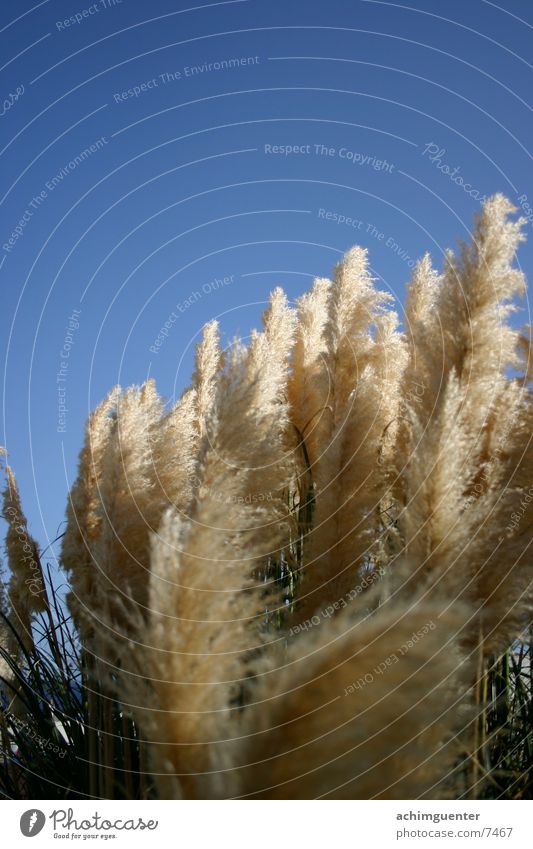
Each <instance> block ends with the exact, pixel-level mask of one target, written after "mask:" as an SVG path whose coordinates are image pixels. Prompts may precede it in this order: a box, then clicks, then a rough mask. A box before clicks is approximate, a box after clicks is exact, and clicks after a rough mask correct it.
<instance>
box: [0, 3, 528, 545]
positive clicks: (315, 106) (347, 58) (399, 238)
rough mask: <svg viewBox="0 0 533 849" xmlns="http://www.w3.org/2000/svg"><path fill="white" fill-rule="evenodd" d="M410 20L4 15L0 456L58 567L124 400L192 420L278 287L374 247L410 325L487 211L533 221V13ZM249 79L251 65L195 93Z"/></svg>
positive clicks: (265, 6) (199, 8)
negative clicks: (194, 400) (225, 348)
mask: <svg viewBox="0 0 533 849" xmlns="http://www.w3.org/2000/svg"><path fill="white" fill-rule="evenodd" d="M413 4H414V5H411V6H407V5H400V4H397V3H388V2H373V0H350V1H349V2H348V0H344V2H342V0H328V2H312V0H311V2H309V0H305V2H304V1H303V0H291V2H287V0H284V2H280V0H238V1H237V2H225V3H211V4H205V5H200V4H198V5H195V3H194V0H191V2H190V3H186V2H172V0H153V2H151V3H149V4H147V3H145V2H144V0H143V2H141V0H122V2H121V3H119V2H118V0H115V2H113V0H105V2H104V0H97V2H96V3H92V4H91V3H89V2H85V1H84V0H80V2H77V0H76V1H75V2H72V0H71V2H66V0H44V2H40V3H37V4H34V3H31V2H27V0H2V6H1V11H0V45H1V54H0V56H1V59H0V71H1V79H2V87H1V91H2V100H3V105H2V107H1V108H0V111H2V112H3V114H2V115H1V117H0V133H1V139H0V156H1V160H0V161H1V165H2V167H1V171H0V194H1V197H0V203H1V218H0V221H1V232H0V244H1V248H0V263H1V265H0V283H1V287H2V306H3V309H2V312H1V315H0V335H1V344H2V361H3V363H4V369H3V374H2V404H3V406H2V434H1V435H0V439H1V442H2V443H3V444H5V445H6V446H7V449H8V451H9V461H10V463H11V465H12V466H13V467H14V468H15V470H16V472H17V476H18V479H19V484H20V488H21V492H22V496H23V501H24V505H25V508H26V512H27V514H28V516H29V518H30V523H31V528H32V531H33V533H34V535H35V536H36V537H37V539H38V540H39V542H40V543H41V545H42V546H43V547H44V546H46V545H47V544H48V543H49V542H50V541H51V540H52V539H53V538H54V537H55V535H56V533H57V532H58V531H60V530H61V523H62V521H63V518H64V510H65V504H66V495H67V491H68V488H69V486H70V485H71V483H72V480H73V477H74V476H75V472H76V463H77V455H78V451H79V449H80V446H81V441H82V436H83V425H84V421H85V419H86V416H87V414H88V412H89V410H90V409H92V408H93V407H94V406H95V405H96V404H97V403H98V402H99V401H100V400H101V399H102V397H103V396H104V395H105V394H106V392H107V391H108V390H109V389H110V388H111V387H112V386H113V385H114V384H116V383H120V384H122V385H127V384H130V383H140V382H142V381H143V380H145V379H146V377H148V376H154V377H155V378H156V381H157V384H158V387H159V390H160V391H161V392H162V393H163V394H164V395H165V396H167V397H168V398H169V399H173V398H175V397H176V396H177V395H179V394H180V392H181V391H182V389H183V388H184V386H185V385H186V384H187V383H188V381H189V379H190V374H191V370H192V362H193V353H194V344H195V342H196V341H197V340H198V336H199V334H200V332H201V328H202V325H203V324H204V323H205V322H206V321H207V320H209V319H211V318H213V317H217V318H219V320H220V323H221V327H222V330H223V333H224V336H225V338H226V339H227V340H229V339H231V338H232V337H233V336H234V335H235V334H240V335H241V336H244V337H246V335H247V334H248V333H249V331H250V329H251V328H252V327H253V326H256V325H257V324H258V322H259V320H260V315H261V312H262V310H263V309H264V305H265V301H266V299H267V298H268V293H269V291H270V290H271V289H272V288H273V287H274V286H276V285H282V286H283V287H284V288H285V290H286V291H287V293H288V295H289V296H290V297H291V298H296V297H297V296H298V295H300V294H301V293H302V292H303V291H304V290H305V289H306V288H308V286H309V285H310V283H311V280H312V277H313V276H315V275H316V276H325V275H328V274H329V273H330V270H331V267H332V266H333V264H334V263H335V262H336V261H337V260H338V259H339V257H340V256H341V255H342V253H343V252H344V251H345V250H347V249H348V248H349V247H351V246H352V245H353V244H355V243H359V244H363V245H365V246H367V247H368V248H369V250H370V259H371V265H372V269H373V273H374V275H375V276H376V277H377V278H379V279H380V280H381V284H382V285H383V286H384V287H386V288H387V289H389V290H390V291H391V292H392V293H393V294H394V296H395V297H396V298H397V300H398V309H399V310H400V311H401V303H402V301H403V297H404V291H405V283H406V281H407V280H408V278H409V275H410V266H411V265H412V262H413V261H414V260H415V259H416V258H418V257H419V256H420V255H421V254H422V253H423V252H424V251H425V250H428V249H429V250H430V251H431V253H432V254H433V257H434V261H435V263H436V264H437V265H439V266H440V264H441V262H442V253H443V250H444V249H445V248H446V247H448V246H453V245H454V244H455V242H456V239H457V238H466V237H468V233H469V229H470V225H471V218H472V214H473V213H474V212H475V211H476V210H478V209H479V198H481V197H482V196H484V195H490V194H492V193H494V192H496V191H502V192H504V193H505V194H507V195H508V196H509V197H510V198H511V199H512V200H513V202H515V204H517V205H519V204H520V203H522V204H523V207H524V210H525V211H526V212H527V211H528V210H527V208H526V207H525V204H526V203H529V204H531V206H532V207H533V185H532V167H531V154H530V152H529V149H528V148H529V145H530V140H531V138H532V137H533V132H532V131H533V117H532V110H531V104H530V99H531V98H530V92H531V90H532V81H533V75H532V64H531V63H533V49H532V45H533V4H531V3H530V2H526V0H506V2H499V3H492V2H486V0H470V2H468V3H465V2H464V0H462V2H457V0H446V2H440V0H425V1H424V2H422V0H413ZM91 9H92V12H91ZM84 12H85V15H84ZM76 15H78V16H79V20H78V21H76V19H74V22H73V23H71V25H69V26H67V25H66V24H65V20H66V19H67V18H69V17H70V16H76ZM232 58H233V59H235V58H238V59H243V58H247V59H248V60H249V61H248V63H247V64H243V65H240V66H239V67H237V68H227V69H220V70H217V69H216V68H212V69H211V70H208V69H207V70H204V71H203V72H202V73H197V74H194V75H192V76H191V75H190V73H191V72H190V71H189V72H187V71H186V69H187V68H189V69H190V68H192V67H198V66H203V65H205V64H206V63H207V64H209V63H216V62H223V61H224V60H229V59H232ZM178 73H179V74H181V76H179V77H178ZM166 74H173V75H174V76H175V77H176V79H172V78H170V77H166V76H165V75H166ZM151 80H155V83H151V84H150V87H148V85H147V84H148V83H149V81H151ZM163 80H165V82H164V81H163ZM143 83H144V84H145V86H144V88H145V90H141V91H140V92H139V93H138V96H135V94H133V95H132V96H129V97H127V96H126V97H125V99H122V95H123V92H127V90H129V89H133V88H134V87H135V86H137V87H141V86H142V84H143ZM17 93H18V96H17ZM98 139H101V142H100V144H99V146H98V149H95V150H94V152H93V153H91V154H90V155H86V156H85V157H84V158H83V160H82V161H81V162H79V164H77V165H75V166H74V167H71V166H69V163H71V162H72V161H73V160H75V157H77V156H78V155H79V154H81V153H82V151H84V150H87V149H88V148H90V146H91V145H93V144H94V143H95V142H96V141H97V140H98ZM265 145H280V146H282V145H285V146H287V145H292V146H296V145H298V146H301V151H302V152H300V153H293V154H290V155H283V154H281V153H266V152H265ZM315 145H317V146H320V145H324V146H325V148H327V149H328V151H331V150H332V151H333V152H332V153H331V154H330V153H329V152H328V153H324V152H317V149H316V148H315ZM429 145H434V146H435V147H432V148H429V149H428V146H429ZM435 150H439V151H444V152H443V153H440V154H439V156H438V157H437V158H436V159H435V161H431V152H432V151H435ZM320 151H322V148H320ZM347 153H348V155H349V154H350V153H351V154H352V155H353V157H354V159H349V158H347V155H346V154H347ZM439 160H440V164H441V166H444V165H447V166H448V167H449V169H450V170H451V171H452V172H453V170H454V169H455V168H457V169H458V170H457V171H456V172H455V175H456V177H457V176H459V175H460V176H462V178H463V180H464V183H466V184H468V186H469V189H468V191H467V190H466V188H465V187H463V186H461V185H459V184H458V183H457V182H454V181H453V180H452V179H451V177H450V174H445V173H443V170H441V169H439V167H438V165H439ZM372 163H373V164H372ZM378 163H381V164H380V165H379V167H378ZM60 174H63V178H62V179H61V180H59V181H56V183H57V184H56V185H55V186H53V188H52V189H51V190H50V188H48V187H47V183H48V184H49V185H52V184H51V181H52V180H53V178H54V177H55V176H56V175H60ZM36 196H40V202H37V201H34V200H33V199H34V198H35V197H36ZM524 196H526V197H527V201H526V200H524ZM519 198H522V201H520V200H519ZM32 204H33V205H32ZM321 210H323V211H328V212H330V213H334V214H336V215H337V216H345V217H350V218H352V219H353V220H354V221H355V222H357V223H356V226H352V225H349V224H346V223H342V224H341V223H338V222H337V221H335V220H331V217H330V220H327V219H326V218H325V217H324V216H325V212H322V213H321ZM24 217H25V218H26V220H25V221H24V223H23V225H21V224H20V222H21V219H24ZM17 226H18V227H19V233H18V234H16V233H15V236H13V233H14V232H15V228H17ZM532 226H533V225H532V224H531V223H529V224H528V226H527V228H526V230H527V232H528V233H529V234H530V233H531V227H532ZM373 228H375V229H373ZM380 234H383V235H380ZM10 238H11V240H12V242H11V244H10V243H9V239H10ZM395 246H396V247H395ZM519 260H520V264H521V265H522V266H523V267H524V268H525V270H526V272H527V271H528V270H529V269H531V266H532V246H531V243H529V244H527V243H526V244H525V245H524V246H523V247H522V249H521V252H520V257H519ZM223 278H229V282H226V283H225V284H223V285H218V284H216V283H214V282H213V281H216V280H218V281H220V280H223ZM195 292H199V296H196V295H194V294H193V293H195ZM191 295H192V298H191ZM178 304H179V305H181V310H180V308H179V307H177V305H178ZM523 308H524V309H523V312H522V313H521V314H520V317H519V320H520V322H523V323H525V322H527V321H529V320H530V318H529V306H528V303H527V301H525V302H524V303H523ZM73 310H79V311H80V313H79V328H77V329H76V331H75V333H74V342H73V344H72V347H71V349H70V351H69V353H70V356H69V358H68V368H67V369H66V370H65V373H66V381H65V383H63V384H62V386H63V388H64V389H65V390H66V399H67V403H66V406H67V408H68V410H67V413H66V414H65V420H64V428H65V430H64V432H58V394H57V388H58V383H57V380H56V376H57V374H58V372H59V369H60V367H61V361H62V357H61V350H62V348H63V343H64V339H65V333H66V328H67V326H68V321H69V316H71V315H72V314H73ZM176 310H177V312H178V319H177V320H176V321H175V323H174V325H173V327H172V329H171V330H170V332H169V335H168V337H167V338H166V340H165V341H164V344H163V345H161V347H160V348H159V350H158V353H156V354H154V353H153V351H150V347H152V346H154V342H155V340H156V338H157V336H158V333H159V331H160V329H161V327H162V326H163V325H164V324H165V322H166V321H167V319H168V317H169V315H170V314H171V313H172V312H173V311H176Z"/></svg>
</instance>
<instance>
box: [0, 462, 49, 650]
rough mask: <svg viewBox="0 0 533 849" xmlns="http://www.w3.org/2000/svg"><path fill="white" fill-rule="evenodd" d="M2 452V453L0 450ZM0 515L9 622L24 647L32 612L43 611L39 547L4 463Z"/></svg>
mask: <svg viewBox="0 0 533 849" xmlns="http://www.w3.org/2000/svg"><path fill="white" fill-rule="evenodd" d="M3 453H5V452H3ZM5 473H6V487H5V489H4V492H3V500H2V516H3V518H4V519H5V521H6V522H7V534H6V551H7V561H8V565H9V570H10V573H11V578H10V581H9V586H8V597H9V605H10V608H11V617H12V620H13V624H14V625H17V626H19V627H20V631H19V635H20V637H21V639H22V641H23V643H24V644H25V646H26V647H27V648H29V647H31V646H32V645H33V637H32V630H31V621H32V616H33V614H34V613H39V612H42V611H44V610H46V590H45V586H44V579H43V573H42V568H41V561H40V557H39V548H38V546H37V543H36V542H35V540H34V539H33V537H32V536H31V534H30V532H29V530H28V520H27V519H26V516H25V514H24V511H23V509H22V504H21V501H20V495H19V491H18V486H17V482H16V479H15V474H14V472H13V470H12V469H11V468H10V467H9V466H6V468H5Z"/></svg>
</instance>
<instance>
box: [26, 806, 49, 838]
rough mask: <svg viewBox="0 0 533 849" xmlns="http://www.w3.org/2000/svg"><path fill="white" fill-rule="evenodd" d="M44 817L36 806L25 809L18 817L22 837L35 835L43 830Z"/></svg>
mask: <svg viewBox="0 0 533 849" xmlns="http://www.w3.org/2000/svg"><path fill="white" fill-rule="evenodd" d="M45 822H46V817H45V815H44V814H43V812H42V811H39V810H38V809H37V808H31V809H30V810H29V811H25V812H24V813H23V814H22V816H21V818H20V830H21V832H22V833H23V835H24V837H35V835H36V834H39V832H40V831H42V830H43V828H44V824H45Z"/></svg>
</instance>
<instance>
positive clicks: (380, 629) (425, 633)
mask: <svg viewBox="0 0 533 849" xmlns="http://www.w3.org/2000/svg"><path fill="white" fill-rule="evenodd" d="M465 618H466V613H465V612H463V611H455V610H454V611H452V610H448V611H447V612H446V614H442V613H441V611H440V610H439V608H438V607H436V606H432V605H428V604H425V605H424V604H420V605H417V606H413V607H407V606H406V607H398V606H394V605H387V606H386V607H383V608H381V609H380V610H379V611H378V612H377V614H376V615H375V616H373V617H371V618H367V619H366V620H364V621H363V622H360V623H358V624H357V625H356V624H355V623H354V621H353V618H351V617H350V616H347V615H346V612H345V613H343V614H342V615H340V616H338V617H337V618H336V619H334V620H329V621H328V622H327V623H325V622H324V623H321V624H319V625H318V626H317V627H316V629H315V630H314V631H313V632H312V633H311V634H310V635H309V638H308V640H307V641H306V642H302V641H301V640H296V641H295V642H294V644H293V646H292V648H290V649H289V652H288V655H287V658H286V661H285V663H284V665H283V666H281V667H280V668H278V669H274V670H273V671H272V672H271V673H270V674H268V673H266V674H264V676H262V678H261V681H260V682H259V683H258V685H257V687H256V689H255V691H254V704H253V706H252V707H251V708H250V711H249V714H248V716H249V720H248V734H249V736H248V738H247V742H246V744H245V746H244V751H243V753H242V762H241V763H239V764H238V771H239V772H240V773H242V775H243V777H242V783H243V786H244V787H245V795H246V796H252V797H254V798H269V799H316V798H327V799H418V798H437V799H438V798H442V797H443V795H449V794H450V793H451V790H452V787H450V785H451V783H452V782H451V773H452V770H453V766H454V761H455V760H456V757H457V752H458V751H460V749H459V745H458V743H457V740H454V737H455V735H456V734H458V733H460V732H462V731H463V729H464V727H465V725H466V723H467V722H468V720H469V718H470V717H469V711H468V697H467V691H468V683H469V675H470V674H471V671H472V670H471V664H470V663H469V661H468V658H467V657H465V656H464V655H463V654H462V653H461V652H460V650H458V648H457V639H456V637H457V634H458V632H459V631H460V629H461V627H462V624H463V622H464V620H465ZM246 764H248V766H246Z"/></svg>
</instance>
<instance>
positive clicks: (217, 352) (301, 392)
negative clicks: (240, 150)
mask: <svg viewBox="0 0 533 849" xmlns="http://www.w3.org/2000/svg"><path fill="white" fill-rule="evenodd" d="M513 213H514V209H513V208H512V206H511V205H510V203H509V202H508V201H507V200H506V199H505V198H504V197H502V196H500V195H496V196H494V197H493V198H491V199H489V200H488V201H487V202H486V203H485V205H484V207H483V209H482V211H481V213H480V214H479V215H478V217H477V219H476V221H475V225H474V229H473V234H472V239H471V242H470V243H469V244H467V245H462V246H461V247H460V250H459V252H458V253H457V254H454V253H452V252H448V254H447V255H446V258H445V263H444V268H443V270H442V271H441V272H439V271H437V270H436V269H434V268H433V266H432V262H431V258H430V257H429V255H426V256H424V257H423V258H422V259H421V260H420V261H419V263H418V264H417V265H416V267H415V269H414V271H413V276H412V279H411V281H410V282H409V285H408V289H407V297H406V302H405V309H404V314H403V319H402V320H403V327H402V324H401V322H400V318H399V316H398V315H397V313H396V311H395V310H394V309H393V303H392V298H391V296H390V295H389V294H388V293H386V292H383V291H381V290H380V289H379V288H378V287H377V286H376V281H375V280H374V279H373V278H372V276H371V274H370V270H369V265H368V257H367V254H366V251H365V250H364V249H363V248H360V247H356V248H353V249H352V250H350V251H349V252H348V253H347V254H346V255H345V256H344V257H343V258H342V259H341V261H340V262H339V263H338V265H337V266H336V268H335V269H334V273H333V276H332V279H331V280H327V279H324V278H318V279H316V280H315V281H314V283H313V286H312V288H311V290H310V291H309V292H308V293H306V294H304V295H302V296H301V297H300V298H299V299H298V300H297V302H296V303H295V305H294V306H291V305H290V304H289V303H288V301H287V298H286V296H285V295H284V293H283V291H282V290H281V289H276V290H275V291H274V292H273V293H272V296H271V299H270V303H269V305H268V308H267V309H266V311H265V313H264V315H263V324H262V328H261V330H259V331H254V332H253V333H252V335H251V338H250V342H249V344H248V345H243V344H242V343H240V342H239V341H236V342H234V343H233V344H232V345H231V346H229V347H228V348H227V350H222V347H221V342H220V333H219V329H218V326H217V324H216V323H215V322H211V323H209V324H208V325H206V327H205V328H204V334H203V339H202V340H201V342H200V344H199V346H198V349H197V355H196V363H195V370H194V374H193V379H192V384H191V386H190V387H188V388H187V389H186V390H185V391H184V393H183V394H182V396H181V397H180V398H179V399H178V400H177V402H176V403H175V404H174V405H173V406H172V407H170V408H169V407H167V406H166V405H165V404H164V402H163V400H162V399H161V397H160V396H159V394H158V392H157V390H156V387H155V384H154V383H153V381H148V382H146V383H145V384H143V385H142V386H133V387H130V388H127V389H121V388H120V387H116V388H115V389H113V390H112V391H111V393H110V394H109V395H108V397H107V398H106V399H105V400H104V401H103V402H102V403H101V404H100V406H99V407H97V409H96V410H95V411H94V413H92V415H91V416H90V418H89V420H88V423H87V426H86V433H85V441H84V445H83V448H82V451H81V454H80V461H79V471H78V476H77V479H76V481H75V483H74V486H73V487H72V490H71V493H70V495H69V500H68V506H67V524H66V529H65V533H64V535H63V538H62V543H61V564H62V567H63V569H64V572H65V574H66V577H67V581H68V588H67V592H66V602H64V601H63V590H62V589H61V590H60V592H59V595H58V590H57V588H55V587H54V584H53V582H52V581H51V580H50V576H49V574H48V573H47V574H45V573H44V570H43V567H42V565H41V564H42V554H41V553H40V552H39V550H38V546H37V544H36V543H35V541H34V540H32V538H31V537H30V534H29V531H28V528H27V523H26V520H25V518H24V515H23V512H22V507H21V503H20V498H19V495H18V490H17V489H16V484H15V479H14V476H13V473H12V472H11V470H10V469H9V468H8V469H7V487H6V490H5V493H4V508H3V515H4V518H5V519H6V520H7V522H8V535H7V544H6V552H7V558H8V564H9V570H10V575H11V577H10V578H9V579H6V582H5V588H4V592H3V594H2V596H1V598H0V602H1V621H0V682H1V686H0V691H1V698H2V709H1V713H0V747H1V748H0V756H1V757H2V762H3V767H2V772H1V778H0V782H1V784H0V786H1V789H2V792H3V793H4V795H5V796H10V797H13V796H14V797H27V798H37V797H39V796H41V795H42V796H43V797H50V796H51V794H52V793H55V794H57V795H58V796H64V797H71V796H80V797H82V796H90V797H96V798H113V797H117V798H175V799H181V798H183V799H217V798H218V799H220V798H223V799H226V798H261V799H308V798H337V799H342V798H347V799H351V798H361V799H374V798H377V799H383V798H391V799H405V798H412V799H419V798H426V799H434V798H457V799H461V798H494V799H499V798H518V797H524V798H526V797H527V798H531V796H532V790H533V785H532V775H533V773H532V769H533V755H532V752H533V739H532V732H531V717H532V710H533V691H532V676H531V665H530V651H531V603H532V592H531V590H532V569H531V557H530V554H529V548H530V544H531V540H532V530H533V511H532V509H531V504H532V503H533V488H532V481H533V451H532V434H533V404H532V395H531V375H532V367H531V358H530V350H531V348H530V338H529V333H528V332H526V333H524V332H520V331H519V330H518V329H517V328H516V322H512V321H511V315H512V313H513V311H514V310H515V309H516V308H517V299H518V298H519V297H520V296H523V295H524V293H525V291H526V282H525V278H524V275H523V273H522V272H521V271H520V270H519V269H518V268H517V267H516V266H515V254H516V250H517V247H518V244H519V242H520V240H521V239H522V225H523V221H522V220H520V219H519V220H514V219H513V217H512V216H513ZM32 588H33V592H32ZM53 746H55V747H56V749H57V751H56V750H55V749H54V750H53V751H52V747H53ZM51 788H53V789H51Z"/></svg>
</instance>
